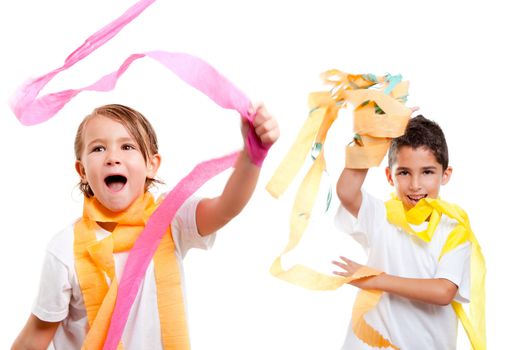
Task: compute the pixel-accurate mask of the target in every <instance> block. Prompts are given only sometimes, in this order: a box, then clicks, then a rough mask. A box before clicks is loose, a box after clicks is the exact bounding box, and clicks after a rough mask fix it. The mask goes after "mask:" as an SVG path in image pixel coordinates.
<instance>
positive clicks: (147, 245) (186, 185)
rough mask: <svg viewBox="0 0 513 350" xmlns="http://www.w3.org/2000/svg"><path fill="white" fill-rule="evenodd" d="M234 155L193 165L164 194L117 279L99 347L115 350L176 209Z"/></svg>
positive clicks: (231, 159)
mask: <svg viewBox="0 0 513 350" xmlns="http://www.w3.org/2000/svg"><path fill="white" fill-rule="evenodd" d="M238 155H239V153H238V152H236V153H233V154H230V155H227V156H224V157H222V158H218V159H212V160H208V161H206V162H203V163H200V164H198V165H196V167H195V168H194V169H193V170H192V171H191V172H190V173H189V174H188V175H187V176H186V177H185V178H183V179H182V180H181V181H180V182H179V183H178V184H177V185H176V186H175V188H174V189H173V190H172V191H171V192H170V193H169V194H168V195H167V196H166V198H165V199H164V201H163V202H162V203H161V204H160V205H159V207H158V208H157V209H156V210H155V212H154V213H153V215H152V216H151V217H150V219H149V220H148V223H147V224H146V227H145V228H144V230H143V232H142V233H141V235H140V236H139V238H138V239H137V241H136V242H135V243H134V246H133V247H132V250H130V254H129V255H128V260H127V262H126V265H125V270H124V271H123V276H122V278H121V281H120V282H119V288H118V295H117V298H116V305H115V307H114V311H113V313H112V317H111V320H110V327H109V332H108V334H107V339H106V340H105V344H104V346H103V349H104V350H115V349H116V348H117V346H118V343H119V340H120V339H121V336H122V334H123V329H124V328H125V324H126V321H127V319H128V315H129V313H130V309H131V307H132V304H133V302H134V300H135V297H136V296H137V292H138V291H139V286H140V285H141V282H142V279H143V277H144V275H145V273H146V269H147V268H148V264H149V263H150V261H151V259H152V258H153V255H154V253H155V251H156V250H157V248H158V246H159V244H160V240H161V239H162V237H163V236H164V234H165V233H166V232H167V228H168V227H169V224H170V222H171V221H172V220H173V217H174V216H175V213H176V211H177V210H178V208H180V206H181V205H182V204H183V203H184V202H185V200H187V198H189V197H190V196H191V195H192V194H193V193H194V192H196V190H197V189H198V188H200V187H201V186H202V185H203V184H204V183H205V182H207V181H208V180H209V179H210V178H212V177H214V176H216V175H217V174H219V173H221V172H222V171H223V170H226V169H228V168H229V167H231V166H233V164H234V163H235V160H236V159H237V157H238Z"/></svg>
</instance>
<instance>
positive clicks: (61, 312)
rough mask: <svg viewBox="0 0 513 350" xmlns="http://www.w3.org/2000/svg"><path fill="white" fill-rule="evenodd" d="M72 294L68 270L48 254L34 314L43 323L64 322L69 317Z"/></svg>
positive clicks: (33, 310)
mask: <svg viewBox="0 0 513 350" xmlns="http://www.w3.org/2000/svg"><path fill="white" fill-rule="evenodd" d="M71 294H72V287H71V283H70V274H69V271H68V268H67V267H66V265H65V264H64V263H63V262H62V261H60V260H59V259H58V258H57V257H55V255H53V254H52V253H50V252H47V253H46V256H45V258H44V262H43V269H42V272H41V281H40V284H39V292H38V295H37V297H36V300H35V302H34V305H33V307H32V313H33V314H34V315H35V316H36V317H37V318H39V319H40V320H42V321H47V322H59V321H62V320H64V319H65V318H66V317H67V316H68V312H69V304H70V299H71Z"/></svg>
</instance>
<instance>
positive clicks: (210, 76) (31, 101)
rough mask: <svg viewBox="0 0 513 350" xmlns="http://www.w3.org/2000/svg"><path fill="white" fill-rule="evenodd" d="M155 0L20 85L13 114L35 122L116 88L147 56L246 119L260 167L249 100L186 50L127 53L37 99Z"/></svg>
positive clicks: (263, 151)
mask: <svg viewBox="0 0 513 350" xmlns="http://www.w3.org/2000/svg"><path fill="white" fill-rule="evenodd" d="M154 2H155V0H141V1H139V2H138V3H136V4H135V5H134V6H132V7H131V8H130V9H129V10H127V11H126V12H125V13H124V14H123V15H122V16H120V17H119V18H117V19H116V20H114V21H113V22H111V23H109V24H108V25H106V26H105V27H103V28H102V29H100V30H99V31H98V32H96V33H95V34H93V35H91V36H90V37H89V38H88V39H87V40H86V41H85V42H84V44H82V45H81V46H80V47H79V48H77V49H76V50H75V51H73V52H72V53H71V54H70V55H69V56H68V57H67V58H66V60H65V62H64V64H63V66H61V67H60V68H57V69H55V70H53V71H51V72H49V73H47V74H45V75H42V76H40V77H38V78H36V79H33V80H30V81H28V82H26V83H25V84H24V85H22V86H21V87H20V88H19V89H18V91H17V92H16V93H15V95H14V96H13V97H12V99H11V101H10V104H11V108H12V110H13V112H14V114H15V115H16V116H17V118H18V119H19V120H20V122H21V123H23V124H25V125H34V124H38V123H41V122H44V121H45V120H48V119H50V118H51V117H53V116H54V115H55V114H56V113H57V112H58V111H59V110H61V109H62V108H63V107H64V106H65V105H66V104H67V103H68V102H69V101H70V100H71V99H73V98H74V97H75V96H76V95H78V94H79V93H80V92H82V91H110V90H113V89H114V88H115V85H116V82H117V80H118V79H119V78H120V77H121V75H123V74H124V72H125V71H126V70H127V69H128V68H129V66H130V65H131V64H132V62H133V61H135V60H137V59H139V58H143V57H149V58H153V59H154V60H156V61H158V62H159V63H161V64H163V65H164V66H165V67H167V68H168V69H170V70H171V71H173V72H174V73H175V74H176V75H177V76H178V77H180V78H181V79H182V80H183V81H185V82H186V83H187V84H189V85H191V86H192V87H194V88H196V89H197V90H199V91H201V92H203V93H204V94H205V95H207V96H208V97H210V98H211V99H212V100H213V101H214V102H215V103H217V104H218V105H219V106H221V107H223V108H226V109H234V110H236V111H238V112H239V114H240V115H241V116H242V117H243V118H245V119H247V120H248V121H249V124H250V126H251V127H250V131H249V132H248V134H247V137H246V145H247V146H248V147H247V148H248V153H249V156H250V159H251V161H252V162H253V163H254V164H256V165H258V166H261V165H262V162H263V160H264V159H265V157H266V155H267V151H268V149H269V146H267V145H263V144H262V143H261V141H260V139H259V138H258V136H257V135H256V133H255V130H254V127H253V119H254V113H250V107H251V102H250V100H249V99H248V98H247V97H246V96H245V95H244V93H243V92H242V91H240V90H239V89H238V88H237V87H236V86H234V85H233V84H232V83H231V82H230V81H229V80H227V79H226V78H225V77H223V76H222V75H221V74H220V73H219V72H217V71H216V70H215V69H214V68H213V67H212V66H210V65H209V64H208V63H207V62H205V61H203V60H201V59H200V58H198V57H195V56H192V55H189V54H186V53H171V52H165V51H151V52H146V53H137V54H132V55H130V56H129V57H128V58H127V59H126V60H125V61H124V62H123V64H122V65H121V66H120V67H119V69H118V70H117V71H115V72H113V73H110V74H107V75H105V76H104V77H102V78H101V79H99V80H98V81H96V82H95V83H93V84H91V85H89V86H86V87H83V88H79V89H68V90H64V91H60V92H56V93H50V94H47V95H44V96H41V97H39V98H38V95H39V93H40V91H41V90H42V89H43V88H44V87H45V85H46V84H48V82H50V81H51V80H52V79H53V78H54V77H55V76H56V75H57V74H59V73H60V72H62V71H64V70H67V69H68V68H70V67H71V66H73V65H74V64H75V63H77V62H79V61H81V60H82V59H84V58H85V57H87V56H88V55H89V54H91V53H92V52H93V51H94V50H96V49H97V48H99V47H101V46H102V45H103V44H105V43H106V42H107V41H109V40H110V39H111V38H112V37H114V36H115V35H116V34H117V33H118V32H119V31H120V30H121V29H123V27H124V26H125V25H126V24H128V23H130V22H131V21H132V20H133V19H135V18H136V17H137V16H138V15H139V14H140V13H141V12H142V11H144V10H145V9H146V8H147V7H148V6H149V5H151V4H152V3H154Z"/></svg>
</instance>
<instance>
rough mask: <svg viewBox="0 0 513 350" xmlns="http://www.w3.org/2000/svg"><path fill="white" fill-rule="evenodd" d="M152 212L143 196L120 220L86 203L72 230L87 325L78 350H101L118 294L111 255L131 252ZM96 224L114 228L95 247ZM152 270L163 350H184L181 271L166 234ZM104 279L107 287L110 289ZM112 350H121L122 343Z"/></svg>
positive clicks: (151, 204) (148, 196)
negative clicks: (101, 223) (109, 224)
mask: <svg viewBox="0 0 513 350" xmlns="http://www.w3.org/2000/svg"><path fill="white" fill-rule="evenodd" d="M156 207H157V204H155V203H154V201H153V196H152V195H151V194H150V193H148V192H146V193H145V194H144V195H143V196H141V197H140V198H139V199H137V201H136V202H135V203H134V204H132V205H131V206H130V208H129V209H128V210H127V211H125V212H123V213H120V214H115V213H111V212H109V211H108V210H106V209H105V208H104V207H103V206H101V204H99V203H98V202H97V200H96V199H95V198H85V201H84V215H83V217H82V219H80V220H79V221H78V222H77V223H76V224H75V228H74V232H75V239H74V255H75V268H76V271H77V276H78V280H79V283H80V288H81V291H82V295H83V297H84V303H85V307H86V312H87V319H88V323H89V331H88V332H87V336H86V339H85V341H84V344H83V345H82V349H85V350H98V349H102V348H103V344H104V342H105V338H106V336H107V331H108V329H109V323H110V318H111V316H112V312H113V309H114V305H115V302H116V296H117V289H118V281H117V278H116V271H115V265H114V257H113V253H114V252H120V251H128V250H130V249H131V248H132V246H133V244H134V242H135V240H136V239H137V237H138V236H139V234H140V233H141V232H142V230H143V228H144V225H145V223H146V221H147V219H148V218H149V216H150V215H151V213H152V212H153V211H154V210H155V209H156ZM96 222H116V223H117V226H116V228H115V229H114V231H113V232H112V234H111V235H109V236H107V237H106V238H104V239H102V240H100V241H97V239H96V229H97V224H96ZM154 266H155V280H156V284H157V306H158V310H159V318H160V322H161V336H162V343H163V346H164V349H166V350H170V349H173V350H177V349H189V348H190V344H189V337H188V330H187V323H186V318H185V307H184V303H183V296H182V288H181V278H180V271H179V266H178V262H177V261H176V257H175V254H174V243H173V238H172V236H171V231H170V230H168V232H167V233H166V234H165V235H164V237H163V238H162V241H161V243H160V245H159V247H158V249H157V252H156V254H155V256H154ZM104 273H105V274H107V276H108V277H109V279H110V281H111V283H110V286H108V285H107V281H106V280H105V275H104ZM117 348H118V349H119V350H121V349H123V345H122V343H121V342H120V343H119V345H118V347H117Z"/></svg>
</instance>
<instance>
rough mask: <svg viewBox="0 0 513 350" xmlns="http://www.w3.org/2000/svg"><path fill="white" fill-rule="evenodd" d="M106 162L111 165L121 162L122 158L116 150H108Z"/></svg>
mask: <svg viewBox="0 0 513 350" xmlns="http://www.w3.org/2000/svg"><path fill="white" fill-rule="evenodd" d="M105 164H106V165H109V166H113V165H119V164H121V159H120V158H119V157H118V155H117V154H116V152H112V151H111V152H108V153H107V156H106V158H105Z"/></svg>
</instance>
